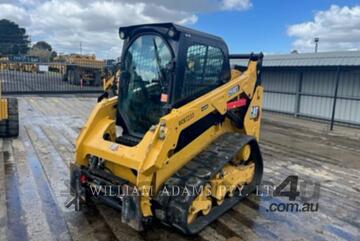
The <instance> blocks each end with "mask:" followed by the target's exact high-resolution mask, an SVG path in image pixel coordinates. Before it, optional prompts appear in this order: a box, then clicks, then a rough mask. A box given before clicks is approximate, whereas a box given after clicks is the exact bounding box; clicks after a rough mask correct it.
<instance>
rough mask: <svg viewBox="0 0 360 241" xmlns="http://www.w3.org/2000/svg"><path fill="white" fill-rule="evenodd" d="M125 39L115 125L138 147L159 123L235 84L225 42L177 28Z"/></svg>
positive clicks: (134, 32) (138, 31)
mask: <svg viewBox="0 0 360 241" xmlns="http://www.w3.org/2000/svg"><path fill="white" fill-rule="evenodd" d="M119 35H120V38H121V39H123V40H124V45H123V51H122V56H121V76H120V86H119V97H118V98H119V101H118V108H117V120H116V124H117V125H119V126H121V127H122V128H123V135H122V137H120V139H119V140H118V141H119V142H120V143H122V144H125V145H130V146H133V145H136V144H137V143H138V142H139V141H140V140H141V138H142V137H143V135H144V134H145V133H146V132H147V131H148V130H149V128H150V127H151V126H152V125H155V124H157V123H158V122H159V120H160V118H161V117H162V116H164V115H166V114H167V113H169V112H170V110H171V109H172V108H178V107H180V106H182V105H184V104H186V103H188V102H190V101H191V100H194V99H196V98H198V97H199V96H201V95H203V94H205V93H207V92H209V91H211V90H213V89H215V88H216V87H218V86H219V85H221V84H223V83H225V82H227V81H228V80H229V79H230V65H229V54H228V49H227V45H226V44H225V42H224V41H223V40H222V39H221V38H219V37H217V36H213V35H210V34H207V33H202V32H199V31H195V30H192V29H189V28H185V27H182V26H178V25H175V24H172V23H163V24H146V25H137V26H130V27H122V28H120V29H119Z"/></svg>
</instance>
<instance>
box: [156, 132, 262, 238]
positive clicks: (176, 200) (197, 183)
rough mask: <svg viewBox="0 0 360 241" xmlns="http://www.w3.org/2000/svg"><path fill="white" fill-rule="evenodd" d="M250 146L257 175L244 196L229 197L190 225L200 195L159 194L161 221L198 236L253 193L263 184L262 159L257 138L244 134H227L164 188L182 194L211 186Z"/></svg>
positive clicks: (187, 165) (172, 178)
mask: <svg viewBox="0 0 360 241" xmlns="http://www.w3.org/2000/svg"><path fill="white" fill-rule="evenodd" d="M246 144H250V145H251V148H252V154H251V155H252V157H251V158H252V159H253V160H255V161H256V163H255V176H254V180H253V182H252V183H251V184H249V185H247V186H246V187H245V188H244V189H243V193H242V195H241V196H240V195H234V197H232V198H227V199H226V200H225V201H224V203H223V204H222V205H221V206H215V207H213V208H212V210H211V212H210V213H209V214H208V215H206V216H200V217H198V218H197V219H196V220H195V221H194V222H193V223H192V224H187V211H188V209H189V207H190V205H191V203H192V200H193V199H195V198H196V195H191V194H190V195H175V196H171V197H166V195H161V194H159V196H158V197H157V201H158V204H159V207H160V208H159V209H157V210H156V213H160V214H161V217H160V219H161V220H162V221H163V222H164V223H165V224H167V225H171V226H173V227H175V228H177V229H179V230H181V231H182V232H184V233H185V234H194V233H197V232H199V231H200V230H201V229H203V228H205V227H206V226H207V225H209V224H210V223H211V222H212V221H214V220H215V219H217V218H218V217H219V216H220V215H221V214H223V213H224V212H226V211H227V210H228V209H230V208H231V207H232V206H234V205H235V204H236V203H238V202H239V201H240V200H241V199H243V198H244V197H246V196H247V195H248V194H250V193H252V192H253V191H254V190H255V188H256V185H257V184H259V183H260V181H261V177H262V171H263V164H262V158H261V154H260V149H259V146H258V144H257V142H256V140H255V138H253V137H251V136H246V135H242V134H240V133H226V134H224V135H222V136H220V137H219V138H218V139H216V140H215V141H214V142H213V143H212V144H210V145H209V146H208V147H207V148H206V149H205V150H203V151H202V152H201V153H199V154H198V155H197V156H196V157H195V158H193V159H192V160H191V161H190V162H189V163H188V164H186V165H185V166H184V167H183V168H181V169H180V170H179V171H178V172H177V173H176V174H174V175H173V176H172V177H171V178H169V180H168V181H167V182H166V183H165V185H164V187H166V188H167V189H168V190H171V188H172V186H174V185H177V186H178V187H180V191H182V190H185V188H186V187H187V188H193V187H195V188H200V187H201V186H202V185H204V184H206V183H208V182H209V180H210V179H211V178H212V177H213V176H214V175H215V174H216V173H218V172H219V171H220V170H221V169H222V167H223V166H224V165H225V164H226V163H227V162H229V161H230V160H232V159H233V157H234V156H235V155H236V154H237V153H238V151H239V150H240V149H241V148H242V147H243V146H244V145H246ZM190 190H191V189H190Z"/></svg>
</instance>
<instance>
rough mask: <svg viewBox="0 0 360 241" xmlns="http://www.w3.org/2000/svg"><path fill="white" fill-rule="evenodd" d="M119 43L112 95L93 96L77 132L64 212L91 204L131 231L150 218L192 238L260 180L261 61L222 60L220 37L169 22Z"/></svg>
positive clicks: (126, 35) (129, 33) (126, 33)
mask: <svg viewBox="0 0 360 241" xmlns="http://www.w3.org/2000/svg"><path fill="white" fill-rule="evenodd" d="M119 35H120V38H121V39H123V40H124V45H123V52H122V56H121V69H120V78H119V89H118V96H114V97H109V95H108V94H104V95H103V96H101V98H99V102H98V103H97V105H96V106H95V107H94V109H93V111H92V113H91V114H90V116H89V118H88V120H87V122H86V124H85V125H84V127H83V128H82V129H81V131H80V134H79V136H78V139H77V141H76V156H75V162H74V163H73V164H72V165H71V192H72V194H73V196H74V198H73V199H69V202H68V203H67V204H66V206H70V205H71V204H75V208H76V209H77V210H79V209H80V207H81V204H82V203H86V202H88V201H89V200H90V198H97V199H100V200H101V201H103V202H105V203H107V204H108V205H110V206H112V207H114V208H116V209H119V210H121V217H122V221H123V222H125V223H127V224H129V225H130V226H132V227H133V228H135V229H137V230H142V229H143V228H144V227H143V225H144V224H145V223H149V222H150V221H151V220H153V219H154V218H156V219H158V220H160V221H161V222H163V223H164V224H166V225H169V226H173V227H175V228H177V229H179V230H181V231H182V232H184V233H186V234H193V233H197V232H198V231H200V230H201V229H202V228H204V227H205V226H207V225H208V224H209V223H211V222H212V221H213V220H215V219H216V218H217V217H219V216H220V215H221V214H222V213H224V212H226V211H227V210H228V209H229V208H231V207H232V206H234V205H235V204H236V203H238V202H239V201H240V200H241V199H243V198H245V197H246V196H247V195H249V194H250V193H252V192H253V191H254V190H255V189H256V185H258V184H259V183H260V181H261V177H262V172H263V162H262V157H261V153H260V149H259V146H258V140H259V135H260V120H261V114H262V112H261V107H262V98H263V88H262V86H261V82H260V78H259V72H260V68H261V62H262V54H249V55H229V53H228V48H227V46H226V44H225V42H224V41H223V40H222V39H221V38H219V37H216V36H213V35H210V34H206V33H202V32H198V31H195V30H192V29H189V28H185V27H181V26H178V25H175V24H171V23H164V24H148V25H137V26H130V27H123V28H120V30H119ZM231 58H238V59H249V62H248V67H247V69H246V70H245V71H243V72H240V71H239V70H236V69H231V68H230V63H229V62H230V61H229V59H231ZM108 89H111V88H108ZM109 189H110V193H109ZM94 190H95V192H94Z"/></svg>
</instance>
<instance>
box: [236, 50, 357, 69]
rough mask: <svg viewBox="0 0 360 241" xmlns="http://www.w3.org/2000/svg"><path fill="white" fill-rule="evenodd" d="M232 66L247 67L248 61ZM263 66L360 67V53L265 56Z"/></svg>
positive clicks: (341, 52)
mask: <svg viewBox="0 0 360 241" xmlns="http://www.w3.org/2000/svg"><path fill="white" fill-rule="evenodd" d="M231 64H237V65H241V66H246V64H247V61H244V60H231ZM263 66H264V67H298V66H313V67H315V66H360V51H338V52H322V53H296V54H295V53H294V54H279V55H265V56H264V60H263Z"/></svg>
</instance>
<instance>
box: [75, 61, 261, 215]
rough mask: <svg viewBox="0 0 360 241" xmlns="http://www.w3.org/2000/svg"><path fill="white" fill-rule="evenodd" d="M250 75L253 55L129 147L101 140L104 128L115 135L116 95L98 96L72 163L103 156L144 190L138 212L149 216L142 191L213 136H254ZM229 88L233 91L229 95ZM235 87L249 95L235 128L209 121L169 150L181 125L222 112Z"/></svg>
mask: <svg viewBox="0 0 360 241" xmlns="http://www.w3.org/2000/svg"><path fill="white" fill-rule="evenodd" d="M256 76H257V62H256V61H250V62H249V65H248V69H247V70H246V71H245V72H244V73H242V74H241V75H240V72H239V71H237V70H232V79H231V80H230V81H229V82H228V83H226V84H224V85H223V86H221V87H219V88H217V89H215V90H213V91H211V92H209V93H207V94H205V95H204V96H201V97H200V98H198V99H196V100H194V101H192V102H190V103H188V104H186V105H184V106H182V107H181V108H179V109H173V110H172V111H171V113H170V114H168V115H166V116H164V117H162V118H161V119H160V122H159V124H158V125H156V126H153V127H152V128H151V129H150V130H149V131H148V132H147V133H146V134H145V135H144V138H143V139H142V140H141V142H140V143H139V144H138V145H136V146H134V147H129V146H125V145H121V144H118V143H115V142H113V141H107V140H104V138H103V136H104V134H105V133H109V134H110V136H111V137H112V139H113V140H114V139H115V135H116V134H115V133H116V130H115V113H116V108H114V106H116V105H117V101H118V99H117V98H116V97H113V98H111V99H104V100H103V101H101V102H100V103H98V104H96V106H95V107H94V109H93V111H92V112H91V114H90V116H89V118H88V120H87V122H86V124H85V125H84V127H83V128H82V129H81V131H80V135H79V137H78V139H77V141H76V158H75V160H76V161H75V164H76V166H82V165H88V157H89V155H94V156H97V157H99V158H102V159H104V160H106V167H107V168H109V169H110V170H111V171H112V172H113V173H114V174H115V175H116V176H119V177H121V178H123V179H125V180H128V181H129V182H130V183H131V184H133V185H134V186H136V187H137V188H138V190H140V191H141V192H144V194H145V195H142V201H141V207H142V210H141V211H142V213H143V215H144V216H150V215H152V212H151V208H150V206H149V205H150V202H149V200H150V199H151V196H147V195H146V193H149V194H150V193H156V192H157V191H158V190H159V189H160V187H161V186H162V185H163V183H164V182H165V181H166V180H167V179H168V178H169V177H170V176H171V175H173V174H174V173H175V172H176V171H177V170H179V169H180V168H181V167H182V166H184V165H185V164H186V163H187V162H188V161H190V160H191V159H192V158H193V157H194V156H195V155H197V154H198V153H199V152H200V151H201V150H203V149H204V148H205V147H206V146H207V145H209V143H211V142H212V141H213V140H215V139H216V138H217V137H218V136H220V135H222V134H224V133H226V132H241V133H244V134H247V135H251V136H256V138H257V139H259V136H260V120H261V111H259V115H260V116H258V117H257V118H256V119H252V118H250V115H251V113H250V111H251V109H252V108H251V107H252V106H254V107H258V108H259V109H261V107H262V97H263V88H262V87H261V86H257V87H256V89H255V91H254V87H255V83H256V79H257V78H256ZM237 86H238V87H237ZM231 89H237V91H236V92H232V94H231V95H229V94H228V93H229V92H231V91H230V90H231ZM241 93H245V94H246V95H247V96H248V97H249V98H250V99H251V103H250V107H249V109H248V113H247V114H246V119H245V121H244V129H243V130H241V129H237V128H236V127H235V126H234V125H233V124H232V123H231V122H230V121H229V120H228V119H227V120H225V122H224V123H223V124H221V125H219V126H213V127H212V128H210V129H208V130H207V131H206V132H205V133H204V134H202V135H201V136H199V137H198V138H196V139H195V140H194V141H193V142H191V143H190V144H189V145H187V146H186V147H185V148H184V149H182V150H181V151H179V152H177V153H176V154H174V155H171V150H173V149H175V147H176V144H177V140H178V137H179V135H180V132H181V131H182V130H183V129H185V128H186V127H188V126H190V125H191V124H193V123H194V122H196V121H197V120H199V119H201V118H202V117H204V116H205V115H207V114H209V113H210V112H213V111H217V112H219V113H222V114H224V113H225V112H226V111H227V103H228V102H229V101H230V100H232V99H234V98H237V97H239V96H240V94H241ZM204 109H205V110H204ZM134 171H136V172H134ZM134 173H137V175H135V174H134ZM149 190H152V192H149Z"/></svg>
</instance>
